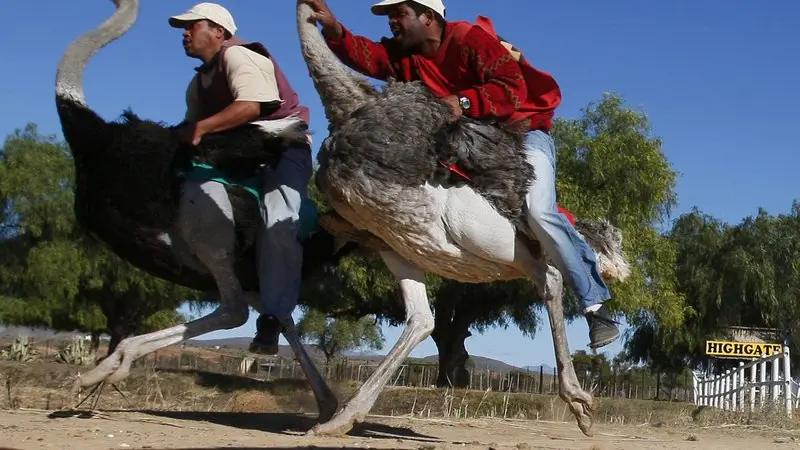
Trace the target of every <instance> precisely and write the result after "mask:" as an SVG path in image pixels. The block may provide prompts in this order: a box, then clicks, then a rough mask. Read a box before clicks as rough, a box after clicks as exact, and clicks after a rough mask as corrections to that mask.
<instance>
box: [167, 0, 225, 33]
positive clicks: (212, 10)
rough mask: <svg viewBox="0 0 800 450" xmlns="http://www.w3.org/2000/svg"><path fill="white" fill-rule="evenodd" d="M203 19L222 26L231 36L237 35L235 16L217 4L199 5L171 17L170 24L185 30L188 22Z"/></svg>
mask: <svg viewBox="0 0 800 450" xmlns="http://www.w3.org/2000/svg"><path fill="white" fill-rule="evenodd" d="M203 19H206V20H210V21H212V22H214V23H216V24H217V25H219V26H221V27H222V28H224V29H225V31H227V32H228V33H230V34H231V36H233V35H234V34H236V23H234V22H233V16H232V15H231V13H230V12H229V11H228V10H227V9H225V8H224V7H223V6H221V5H218V4H216V3H198V4H196V5H194V6H192V7H191V8H189V10H188V11H186V12H185V13H183V14H178V15H177V16H172V17H170V18H169V24H170V25H171V26H173V27H175V28H183V26H184V24H185V23H186V22H194V21H196V20H203Z"/></svg>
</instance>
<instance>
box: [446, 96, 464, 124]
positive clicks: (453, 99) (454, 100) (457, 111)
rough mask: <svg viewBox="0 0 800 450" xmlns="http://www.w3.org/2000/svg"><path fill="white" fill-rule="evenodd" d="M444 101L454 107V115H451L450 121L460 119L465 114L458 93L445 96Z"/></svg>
mask: <svg viewBox="0 0 800 450" xmlns="http://www.w3.org/2000/svg"><path fill="white" fill-rule="evenodd" d="M442 101H443V102H445V103H447V104H448V105H450V107H451V108H452V109H453V115H452V116H450V123H453V122H456V121H458V119H460V118H461V116H463V115H464V111H462V110H461V103H459V101H458V96H457V95H448V96H447V97H443V98H442Z"/></svg>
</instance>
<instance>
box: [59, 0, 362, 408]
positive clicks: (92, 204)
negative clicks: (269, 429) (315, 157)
mask: <svg viewBox="0 0 800 450" xmlns="http://www.w3.org/2000/svg"><path fill="white" fill-rule="evenodd" d="M113 1H114V4H115V5H116V6H117V9H116V11H115V12H114V14H113V15H112V17H111V18H109V19H108V20H107V21H106V22H104V23H103V24H102V25H101V26H99V27H98V28H97V29H95V30H93V31H91V32H89V33H87V34H86V35H84V36H83V37H81V38H79V39H77V40H76V41H74V42H73V43H72V44H71V45H70V46H69V48H68V49H67V51H66V53H65V55H64V56H63V58H62V60H61V61H60V63H59V66H58V72H57V75H56V106H57V110H58V114H59V117H60V119H61V124H62V129H63V132H64V136H65V139H66V141H67V143H68V144H69V147H70V150H71V152H72V155H73V161H74V164H75V173H76V192H75V205H74V210H75V215H76V217H77V221H78V223H79V225H80V226H81V227H82V228H83V229H84V230H85V231H86V232H87V233H89V234H90V235H91V236H92V237H93V238H95V239H96V240H98V241H100V242H102V243H103V244H105V245H106V246H107V247H108V248H109V249H111V251H113V252H114V253H116V254H117V255H119V256H120V257H121V258H122V259H124V260H126V261H128V262H130V263H131V264H133V265H134V266H136V267H138V268H140V269H142V270H144V271H146V272H148V273H150V274H152V275H154V276H157V277H160V278H162V279H165V280H168V281H171V282H173V283H177V284H180V285H183V286H186V287H189V288H193V289H198V290H203V291H207V292H210V293H211V294H210V295H212V296H216V297H217V298H218V300H219V307H218V308H217V310H216V311H214V312H213V313H211V314H209V315H207V316H205V317H202V318H200V319H197V320H194V321H191V322H188V323H186V324H183V325H179V326H176V327H172V328H168V329H165V330H160V331H157V332H154V333H149V334H145V335H140V336H133V337H129V338H127V339H125V340H123V341H122V342H121V343H120V344H119V346H118V347H117V349H116V350H115V351H114V352H113V353H112V354H111V355H109V356H108V357H107V358H105V359H104V360H103V361H102V362H101V363H100V364H99V365H98V366H97V367H95V368H93V369H92V370H91V371H89V372H88V373H85V374H82V375H81V376H80V377H79V378H78V380H77V381H76V384H75V388H76V389H80V388H82V387H86V386H91V385H95V384H98V383H102V382H112V383H113V382H116V381H119V380H121V379H123V378H125V377H126V376H127V375H128V373H129V369H130V365H131V363H132V362H133V361H134V360H135V359H137V358H139V357H141V356H143V355H146V354H147V353H150V352H152V351H155V350H158V349H159V348H163V347H166V346H168V345H173V344H175V343H178V342H181V341H183V340H186V339H190V338H192V337H195V336H198V335H202V334H205V333H208V332H210V331H213V330H218V329H223V328H228V329H230V328H235V327H238V326H241V325H242V324H244V323H245V322H246V320H247V317H248V314H249V310H248V303H249V304H250V306H252V307H254V308H255V309H256V310H259V309H260V303H259V302H258V300H257V291H258V277H257V273H256V258H255V256H256V253H255V242H256V232H257V230H258V227H259V226H260V222H261V221H262V218H261V213H260V211H259V204H258V201H257V199H256V197H255V196H253V195H252V194H251V193H250V192H248V191H247V190H246V189H244V188H242V187H239V186H237V185H235V184H233V185H228V184H226V185H225V187H224V190H221V189H219V188H215V189H216V190H215V191H214V192H208V191H204V190H201V189H200V188H197V187H193V186H196V184H192V183H188V182H187V176H186V174H187V173H188V172H190V171H191V169H192V166H193V163H204V164H208V165H211V166H213V167H214V168H216V169H218V170H220V171H222V172H223V173H225V174H226V175H227V176H228V177H229V178H230V179H233V180H242V182H245V183H246V181H247V179H249V178H254V177H256V176H258V170H259V166H260V165H262V164H263V165H266V166H267V167H269V166H272V165H274V164H275V163H276V162H277V159H278V158H279V156H280V154H281V152H282V151H283V150H284V149H285V148H286V146H287V144H289V143H290V142H294V143H298V142H299V143H302V144H304V145H308V144H307V143H306V142H307V141H306V134H307V127H306V125H305V123H304V122H303V121H302V120H301V119H299V118H289V119H284V120H281V121H271V122H255V123H253V124H250V125H246V126H242V127H239V128H237V129H232V130H229V131H226V132H221V133H214V134H209V135H207V136H205V137H204V138H203V140H202V142H201V144H200V145H199V146H197V147H194V146H191V145H186V144H182V143H181V142H180V141H179V139H178V137H177V135H176V132H175V130H176V128H177V126H167V125H165V124H163V123H159V122H154V121H148V120H142V119H140V118H139V117H137V116H136V115H135V114H133V113H132V112H130V111H126V112H124V113H123V115H122V118H121V119H120V120H118V121H114V122H108V121H105V120H103V119H102V118H101V117H100V116H99V115H97V114H96V113H95V112H94V111H92V110H91V108H89V106H88V105H87V103H86V101H85V99H84V94H83V86H82V75H83V72H84V70H85V68H86V65H87V63H88V61H89V59H90V58H91V56H92V55H94V54H95V53H96V52H97V51H98V50H99V49H100V48H102V47H104V46H106V45H107V44H109V43H110V42H112V41H113V40H115V39H117V38H118V37H120V36H122V35H123V34H124V33H125V32H126V31H127V30H128V29H129V28H130V27H131V26H132V25H133V24H134V23H135V22H136V19H137V16H138V7H139V4H138V0H113ZM178 126H180V125H178ZM259 185H260V183H259ZM215 186H216V185H215ZM190 187H192V188H191V189H189V188H190ZM304 207H307V208H312V210H311V211H310V214H304V213H301V219H302V217H303V216H306V217H308V216H310V217H314V213H315V210H314V209H313V208H314V206H313V202H310V201H309V202H308V203H307V204H305V205H304ZM335 244H336V242H335V239H334V236H333V235H332V234H330V233H328V232H327V231H325V230H324V229H322V228H319V227H317V229H315V230H314V231H313V232H312V233H311V234H310V237H307V238H306V239H305V241H304V266H303V273H304V276H306V275H308V274H309V273H310V272H311V271H312V270H314V269H315V268H319V267H321V266H322V265H324V264H328V263H331V264H335V262H336V261H337V260H338V258H339V257H341V256H342V255H343V254H344V253H346V252H347V251H348V250H352V249H353V248H354V244H353V243H350V244H349V245H347V246H345V247H344V248H342V249H341V250H339V252H338V253H337V252H336V251H335V250H336V246H335ZM287 328H288V329H287V331H286V332H285V333H284V336H285V337H286V338H287V340H288V341H289V343H290V345H291V346H292V349H293V350H294V351H295V353H296V355H297V357H298V360H299V361H300V363H301V366H302V368H303V370H304V372H305V373H306V376H307V377H308V379H309V383H310V384H311V387H312V389H313V390H314V393H315V396H316V398H317V401H318V406H319V412H320V419H321V420H326V418H328V417H330V416H332V414H333V412H334V411H335V410H336V408H337V404H338V403H337V401H336V398H335V396H333V394H332V393H331V391H330V390H329V389H328V387H327V385H326V384H325V382H324V381H323V380H322V378H321V376H320V375H319V373H318V371H317V369H316V368H315V367H314V365H313V362H312V361H311V359H310V358H309V357H308V355H307V354H306V352H305V350H304V349H303V347H302V345H301V344H300V341H299V337H298V336H297V332H296V329H295V328H294V325H293V324H288V326H287Z"/></svg>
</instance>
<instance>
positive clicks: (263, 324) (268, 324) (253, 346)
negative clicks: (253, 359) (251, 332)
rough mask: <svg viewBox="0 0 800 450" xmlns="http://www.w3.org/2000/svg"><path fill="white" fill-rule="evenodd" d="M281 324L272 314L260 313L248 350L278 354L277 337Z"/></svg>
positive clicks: (262, 353)
mask: <svg viewBox="0 0 800 450" xmlns="http://www.w3.org/2000/svg"><path fill="white" fill-rule="evenodd" d="M281 331H283V326H281V324H280V322H278V319H277V318H276V317H275V316H273V315H268V314H267V315H265V314H262V315H260V316H258V320H256V336H255V337H254V338H253V341H252V342H250V349H249V350H250V352H251V353H257V354H259V355H270V356H275V355H277V354H278V338H279V337H280V334H281Z"/></svg>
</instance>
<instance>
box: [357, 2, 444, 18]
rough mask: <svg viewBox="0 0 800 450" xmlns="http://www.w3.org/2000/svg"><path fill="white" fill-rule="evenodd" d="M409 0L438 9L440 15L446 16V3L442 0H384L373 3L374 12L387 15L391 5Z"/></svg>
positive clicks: (377, 14) (378, 14)
mask: <svg viewBox="0 0 800 450" xmlns="http://www.w3.org/2000/svg"><path fill="white" fill-rule="evenodd" d="M407 1H411V2H414V3H416V4H418V5H422V6H427V7H428V8H430V9H432V10H434V11H436V12H437V13H438V14H439V15H440V16H442V17H444V3H442V0H383V1H382V2H379V3H375V4H374V5H372V14H375V15H376V16H385V15H386V14H387V13H388V10H389V7H390V6H394V5H398V4H400V3H405V2H407Z"/></svg>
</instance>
